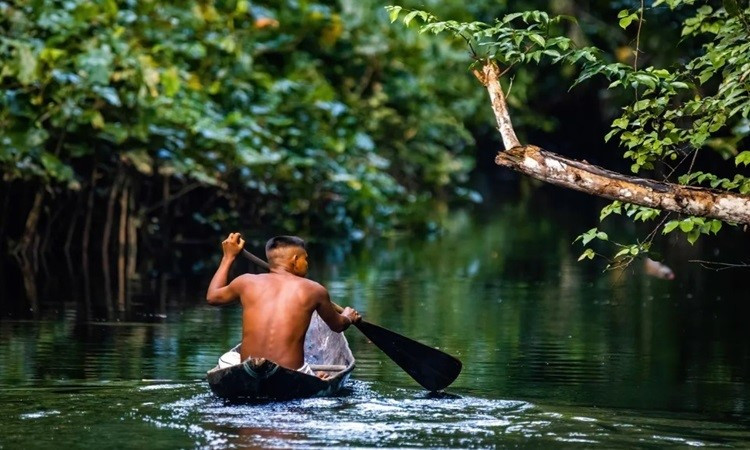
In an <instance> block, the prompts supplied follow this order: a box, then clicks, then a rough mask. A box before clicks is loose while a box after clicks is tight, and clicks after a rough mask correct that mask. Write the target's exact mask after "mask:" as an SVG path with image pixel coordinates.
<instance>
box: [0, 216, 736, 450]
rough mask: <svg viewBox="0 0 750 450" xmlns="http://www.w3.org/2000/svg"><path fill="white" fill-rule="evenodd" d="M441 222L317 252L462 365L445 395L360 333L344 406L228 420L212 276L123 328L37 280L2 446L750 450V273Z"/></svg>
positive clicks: (245, 413) (345, 288) (10, 362)
mask: <svg viewBox="0 0 750 450" xmlns="http://www.w3.org/2000/svg"><path fill="white" fill-rule="evenodd" d="M530 210H533V211H535V212H534V213H533V214H531V213H530V212H529V211H530ZM442 225H443V230H444V231H443V232H442V233H439V234H434V235H430V236H426V237H424V238H415V237H414V236H411V237H405V236H402V237H397V236H394V237H390V238H387V239H386V238H383V239H372V240H367V239H366V240H365V241H363V242H360V243H355V244H346V245H334V244H329V243H321V244H317V245H314V246H313V247H312V250H311V261H312V264H311V273H310V276H311V278H313V279H316V280H318V281H320V282H321V283H323V284H324V285H326V286H327V287H328V288H329V290H330V292H331V295H332V298H333V299H334V300H335V301H337V302H338V303H339V304H342V305H351V306H353V307H355V308H357V309H358V310H360V311H361V312H362V313H363V315H365V316H366V318H367V319H368V320H370V321H371V322H374V323H377V324H380V325H382V326H385V327H388V328H390V329H392V330H394V331H398V332H400V333H402V334H405V335H407V336H410V337H412V338H415V339H417V340H420V341H422V342H425V343H429V344H431V345H433V346H436V347H439V348H440V349H442V350H444V351H447V352H449V353H451V354H454V355H456V356H457V357H459V358H460V359H461V360H462V361H463V363H464V369H463V372H462V374H461V375H460V376H459V378H458V379H457V381H456V382H455V383H454V384H453V385H452V386H450V387H449V388H448V389H447V390H446V392H445V393H442V394H436V395H433V394H428V393H426V392H425V391H423V390H422V389H421V388H420V387H419V386H418V385H417V384H416V383H415V382H414V381H413V380H411V379H410V378H409V377H408V376H407V375H406V374H404V373H403V372H402V371H401V370H400V369H399V368H398V367H397V366H396V365H395V364H393V363H392V362H391V361H390V360H388V359H387V357H385V356H384V355H383V354H382V353H380V351H379V350H378V349H377V348H376V347H374V346H373V345H372V344H371V343H368V341H367V340H366V339H365V338H364V337H363V336H362V335H360V334H359V333H358V332H357V330H356V329H354V328H352V329H350V330H348V331H347V332H346V335H347V338H348V339H349V341H350V345H351V347H352V350H353V352H354V355H355V357H356V358H357V367H356V370H355V371H354V374H353V377H352V379H351V380H350V382H349V384H348V386H347V388H346V389H345V390H344V392H343V393H342V394H341V395H339V396H337V397H334V398H325V399H307V400H298V401H292V402H283V403H270V404H265V405H245V406H242V405H229V404H225V403H223V402H222V401H221V400H219V399H217V398H215V397H214V396H213V395H212V394H211V393H210V391H209V389H208V386H207V384H206V382H205V379H204V376H205V372H206V371H207V370H208V369H210V368H212V367H213V366H214V365H215V363H216V360H217V358H218V356H219V355H220V354H221V353H222V352H223V351H225V350H226V349H228V348H229V347H230V346H231V345H232V344H234V343H235V342H236V341H237V340H238V338H239V334H240V310H239V308H238V307H237V306H230V307H225V308H212V307H210V306H208V305H206V304H205V303H204V301H203V295H204V292H205V286H206V283H207V278H206V276H210V273H207V272H206V271H205V270H203V271H201V270H198V273H199V274H200V276H198V275H196V276H195V277H188V279H184V280H171V283H172V285H174V286H176V287H175V288H174V289H173V291H172V292H173V293H172V294H170V296H169V297H168V298H167V301H166V303H164V304H163V306H162V310H160V311H156V312H150V313H144V314H142V315H140V316H138V315H136V316H133V317H131V318H129V319H128V320H123V321H105V320H101V319H98V318H91V317H90V316H86V315H83V314H82V312H81V302H80V301H76V299H72V294H71V292H69V291H64V292H63V291H61V290H59V289H58V294H59V295H56V294H55V289H52V288H49V289H45V288H44V285H45V284H52V285H54V286H58V285H59V280H54V279H52V278H51V277H50V278H44V279H37V283H39V284H40V285H41V288H40V290H39V291H40V293H41V294H40V298H39V303H40V309H41V313H40V314H38V315H37V316H36V317H35V318H33V319H28V318H25V317H23V315H19V314H18V308H9V307H8V305H10V304H11V303H13V304H15V303H19V302H20V303H22V299H18V298H10V296H12V295H17V294H13V293H15V292H17V291H13V290H9V289H7V288H6V290H4V291H2V292H0V294H2V295H3V297H4V299H3V301H2V302H1V304H2V305H3V308H4V309H3V310H4V311H5V314H4V315H3V318H2V319H0V404H2V407H3V420H2V423H1V424H0V447H3V448H18V447H32V446H33V447H50V448H52V447H60V446H65V447H97V448H122V447H147V448H175V447H179V448H192V447H203V448H211V447H218V448H226V447H234V446H236V447H263V448H273V447H280V448H290V447H324V446H334V447H338V446H361V447H460V448H466V447H492V446H501V447H505V446H520V447H535V448H539V447H543V448H552V447H564V448H570V447H575V446H579V445H580V446H600V447H604V448H633V447H661V446H665V445H676V446H735V447H748V446H750V388H749V386H750V385H749V384H748V382H749V381H750V334H748V333H747V331H746V328H745V326H746V325H745V323H746V319H747V317H748V313H749V312H750V306H749V303H748V300H749V298H748V290H747V288H746V286H747V282H746V281H745V280H744V279H743V278H746V276H747V275H746V273H743V272H742V271H737V270H735V271H722V272H715V271H710V270H707V269H704V268H702V267H700V265H698V264H690V263H686V262H684V260H685V259H687V258H689V257H691V256H695V255H697V256H698V257H703V256H705V255H708V256H712V255H714V254H715V253H716V251H714V250H711V249H710V248H707V246H706V245H704V247H703V248H700V247H689V246H685V245H680V246H677V248H678V250H672V251H671V252H670V253H667V254H665V257H666V258H667V260H668V261H670V258H671V261H673V264H674V268H675V272H676V279H675V280H674V281H666V280H660V279H656V278H652V277H647V276H645V275H644V274H643V273H642V270H640V267H639V266H638V265H634V266H631V267H629V268H627V269H625V270H618V271H606V272H605V271H603V264H602V263H600V262H594V263H591V262H586V263H579V262H577V261H576V260H577V257H578V255H579V254H580V252H581V248H580V246H578V244H575V245H571V242H572V241H573V239H574V238H575V235H576V234H577V233H580V232H582V231H584V230H585V229H586V228H585V227H583V225H582V224H581V220H579V219H576V218H569V217H568V216H566V215H560V214H559V213H555V212H553V211H552V208H548V209H546V210H545V208H541V207H540V206H539V205H535V206H534V207H533V208H530V207H529V206H528V205H526V206H520V205H517V204H508V205H505V206H502V207H499V208H497V210H496V212H495V213H493V214H468V213H465V212H454V213H450V214H448V215H446V219H445V220H444V223H443V224H442ZM594 225H595V224H592V225H591V226H594ZM217 248H218V247H217ZM253 250H259V249H258V248H255V249H253ZM691 252H692V253H691ZM196 264H197V263H196ZM243 264H244V263H243ZM196 267H197V266H196ZM745 272H746V270H745ZM8 273H10V272H6V275H7V274H8ZM60 276H61V277H62V276H63V275H60ZM65 276H68V275H67V274H66V275H65ZM7 285H8V281H7V280H6V282H5V286H6V287H7ZM741 286H745V287H744V288H740V287H741ZM11 310H12V311H13V312H12V313H10V312H8V311H11Z"/></svg>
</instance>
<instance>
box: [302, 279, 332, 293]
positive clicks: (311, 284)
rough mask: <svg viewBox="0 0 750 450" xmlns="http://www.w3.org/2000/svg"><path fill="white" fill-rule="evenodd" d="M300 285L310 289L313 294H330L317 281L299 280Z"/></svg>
mask: <svg viewBox="0 0 750 450" xmlns="http://www.w3.org/2000/svg"><path fill="white" fill-rule="evenodd" d="M299 280H300V283H301V284H302V285H303V286H304V287H305V288H306V289H309V290H310V291H311V292H320V293H324V292H328V290H326V288H325V287H323V285H322V284H320V283H318V282H317V281H313V280H311V279H309V278H299Z"/></svg>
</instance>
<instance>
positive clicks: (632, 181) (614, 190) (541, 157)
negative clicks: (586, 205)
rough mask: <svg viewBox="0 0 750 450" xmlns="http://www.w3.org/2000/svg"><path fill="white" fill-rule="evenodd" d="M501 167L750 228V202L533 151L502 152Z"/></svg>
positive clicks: (497, 159)
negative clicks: (748, 225)
mask: <svg viewBox="0 0 750 450" xmlns="http://www.w3.org/2000/svg"><path fill="white" fill-rule="evenodd" d="M495 162H496V163H497V164H498V165H501V166H505V167H509V168H511V169H513V170H515V171H518V172H521V173H525V174H527V175H530V176H532V177H534V178H537V179H539V180H542V181H546V182H548V183H552V184H556V185H558V186H564V187H567V188H570V189H575V190H577V191H581V192H586V193H589V194H594V195H598V196H600V197H604V198H608V199H612V200H620V201H623V202H628V203H634V204H636V205H641V206H648V207H650V208H657V209H661V210H664V211H671V212H676V213H680V214H689V215H692V216H703V217H710V218H713V219H720V220H723V221H726V222H736V223H741V224H750V196H747V195H740V194H734V193H732V192H727V191H717V190H713V189H707V188H700V187H694V186H683V185H680V184H674V183H664V182H660V181H655V180H649V179H644V178H636V177H630V176H626V175H622V174H620V173H617V172H612V171H610V170H606V169H602V168H601V167H598V166H595V165H592V164H588V163H584V162H580V161H574V160H572V159H567V158H564V157H562V156H560V155H556V154H554V153H551V152H548V151H545V150H542V149H541V148H539V147H535V146H533V145H526V146H523V147H516V148H513V149H510V150H508V151H501V152H498V154H497V156H496V157H495Z"/></svg>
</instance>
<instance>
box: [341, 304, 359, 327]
mask: <svg viewBox="0 0 750 450" xmlns="http://www.w3.org/2000/svg"><path fill="white" fill-rule="evenodd" d="M341 315H342V316H345V317H346V318H347V319H349V321H350V322H351V323H357V322H359V321H360V320H362V316H360V315H359V313H358V312H357V310H355V309H353V308H350V307H348V306H347V307H346V308H344V310H343V311H341Z"/></svg>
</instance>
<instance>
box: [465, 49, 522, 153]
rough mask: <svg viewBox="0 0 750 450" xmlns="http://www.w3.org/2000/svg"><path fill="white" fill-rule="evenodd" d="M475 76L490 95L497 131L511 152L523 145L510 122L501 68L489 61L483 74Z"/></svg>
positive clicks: (477, 71) (483, 69)
mask: <svg viewBox="0 0 750 450" xmlns="http://www.w3.org/2000/svg"><path fill="white" fill-rule="evenodd" d="M474 76H475V77H477V79H478V80H479V81H480V82H481V83H482V84H483V85H484V87H486V88H487V92H489V94H490V102H491V103H492V110H493V111H494V112H495V119H496V120H497V129H498V131H500V136H502V138H503V145H505V149H506V150H510V149H511V148H513V147H518V146H520V145H521V143H520V142H519V141H518V138H517V137H516V132H515V131H514V130H513V123H511V121H510V114H508V104H507V103H506V102H505V94H504V93H503V88H502V86H500V76H501V74H500V68H499V67H498V66H497V64H495V62H493V61H488V62H487V63H485V65H484V67H482V71H481V72H480V71H479V70H476V69H475V70H474Z"/></svg>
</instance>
